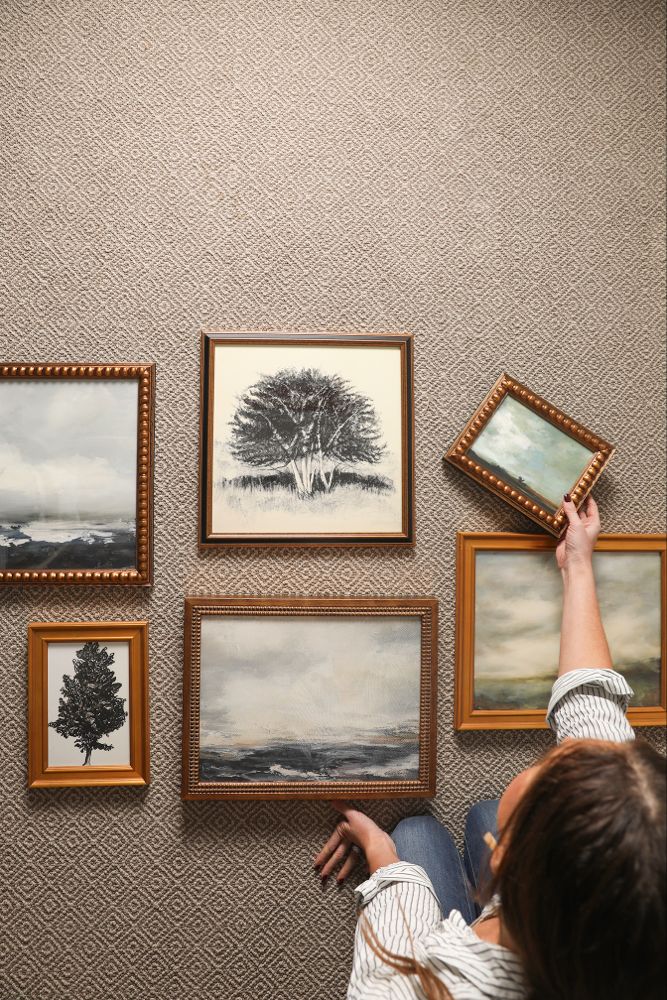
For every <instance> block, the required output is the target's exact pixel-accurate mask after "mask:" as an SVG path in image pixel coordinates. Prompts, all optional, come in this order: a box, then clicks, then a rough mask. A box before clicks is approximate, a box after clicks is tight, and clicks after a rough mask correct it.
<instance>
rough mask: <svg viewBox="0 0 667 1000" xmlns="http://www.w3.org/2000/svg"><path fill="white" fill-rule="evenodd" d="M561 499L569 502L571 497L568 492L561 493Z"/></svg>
mask: <svg viewBox="0 0 667 1000" xmlns="http://www.w3.org/2000/svg"><path fill="white" fill-rule="evenodd" d="M563 500H565V502H566V503H570V502H571V501H572V497H571V496H570V494H569V493H563Z"/></svg>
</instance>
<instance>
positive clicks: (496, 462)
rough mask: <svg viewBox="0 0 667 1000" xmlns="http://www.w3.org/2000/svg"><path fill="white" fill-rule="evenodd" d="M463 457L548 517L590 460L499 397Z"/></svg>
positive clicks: (551, 428) (522, 408) (576, 446)
mask: <svg viewBox="0 0 667 1000" xmlns="http://www.w3.org/2000/svg"><path fill="white" fill-rule="evenodd" d="M467 454H468V455H469V456H470V457H471V458H474V459H475V460H476V461H477V462H478V463H479V464H480V465H482V466H484V468H486V469H488V470H489V472H493V473H494V475H496V476H498V477H499V478H500V479H502V480H503V482H505V483H509V484H510V485H511V486H514V487H515V488H516V489H517V490H519V492H520V493H522V494H523V495H524V496H526V497H529V498H530V499H532V500H534V501H535V502H536V503H539V504H540V505H541V506H543V507H545V508H546V509H547V510H550V511H556V510H558V508H559V507H560V505H561V503H562V500H563V494H564V493H569V492H570V491H571V490H572V488H573V487H574V485H575V483H577V482H578V481H579V479H580V478H581V475H582V473H583V472H584V471H585V470H586V469H587V468H588V465H589V464H590V461H591V459H592V457H593V452H592V451H590V450H589V449H588V448H585V447H584V445H582V444H579V442H578V441H575V439H574V438H571V437H570V436H569V434H565V433H564V432H563V431H561V430H559V429H558V427H555V426H554V425H553V424H551V423H549V421H548V420H544V419H543V418H542V417H541V416H539V414H537V413H534V412H533V410H530V409H529V408H528V407H527V406H524V405H523V403H519V402H518V401H517V400H516V399H514V398H513V397H512V396H505V398H504V399H503V401H502V403H501V404H500V406H499V407H498V409H497V410H496V411H495V413H494V414H493V416H492V417H491V419H490V420H489V422H488V423H487V425H486V427H484V429H483V430H482V432H481V433H480V435H479V436H478V438H477V439H476V440H475V443H474V444H473V445H472V446H471V447H470V448H469V449H468V452H467Z"/></svg>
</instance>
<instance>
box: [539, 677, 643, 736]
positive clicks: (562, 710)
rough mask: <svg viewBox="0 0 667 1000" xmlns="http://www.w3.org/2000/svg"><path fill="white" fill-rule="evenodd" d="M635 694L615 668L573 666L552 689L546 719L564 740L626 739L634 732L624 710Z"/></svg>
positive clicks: (557, 680) (559, 678)
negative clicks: (576, 668) (597, 668)
mask: <svg viewBox="0 0 667 1000" xmlns="http://www.w3.org/2000/svg"><path fill="white" fill-rule="evenodd" d="M633 694H634V692H633V690H632V688H631V687H630V685H629V684H628V682H627V681H626V680H625V678H624V677H622V676H621V674H618V673H616V671H615V670H570V671H568V672H567V673H565V674H563V675H562V676H561V677H558V678H557V679H556V681H555V683H554V686H553V688H552V691H551V699H550V701H549V707H548V708H547V722H548V724H549V726H550V727H551V729H552V730H553V732H554V733H555V734H556V740H557V742H558V743H562V742H563V740H568V739H570V740H610V741H611V742H613V743H625V742H629V741H630V740H634V738H635V734H634V731H633V729H632V726H631V725H630V723H629V722H628V720H627V718H626V716H625V713H626V711H627V708H628V705H629V703H630V699H631V698H632V695H633Z"/></svg>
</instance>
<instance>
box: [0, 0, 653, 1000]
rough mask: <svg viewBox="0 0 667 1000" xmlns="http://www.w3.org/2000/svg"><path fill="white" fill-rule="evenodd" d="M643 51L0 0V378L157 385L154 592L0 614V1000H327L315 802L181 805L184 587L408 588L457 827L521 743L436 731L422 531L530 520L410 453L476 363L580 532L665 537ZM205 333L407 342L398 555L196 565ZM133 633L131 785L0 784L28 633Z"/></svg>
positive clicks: (621, 40) (112, 4)
mask: <svg viewBox="0 0 667 1000" xmlns="http://www.w3.org/2000/svg"><path fill="white" fill-rule="evenodd" d="M663 27H664V26H663V11H662V4H661V3H659V2H657V0H580V2H579V3H576V4H575V3H572V2H571V0H549V2H538V0H456V2H444V0H410V2H408V0H365V2H358V0H308V2H305V0H226V2H223V0H189V2H188V3H179V2H176V0H155V2H153V3H143V2H140V0H39V2H38V3H35V2H32V0H11V2H10V0H5V2H4V3H2V4H1V5H0V48H1V53H2V70H1V81H0V86H1V88H2V92H1V93H0V120H1V122H2V125H3V128H4V141H3V143H2V146H1V147H0V165H1V170H2V176H1V184H0V205H1V209H2V216H3V222H4V226H3V237H2V239H3V246H4V251H5V257H4V265H3V268H2V275H1V278H0V281H1V288H2V295H1V303H2V304H1V309H2V315H3V322H2V325H1V326H0V355H1V356H2V357H3V358H4V359H6V360H9V361H48V360H54V361H91V362H93V361H95V362H103V361H104V362H106V361H109V362H121V361H150V360H155V361H156V362H157V365H158V379H157V387H158V395H157V403H158V406H157V454H156V483H155V490H156V518H155V539H156V583H155V588H154V590H153V591H152V592H151V593H141V592H136V593H132V592H129V591H127V590H125V591H123V590H113V589H111V588H109V589H104V590H92V589H91V590H86V589H83V588H71V589H62V590H58V589H46V588H45V589H40V590H28V591H21V590H20V589H11V588H9V589H4V590H2V592H1V593H0V629H1V636H2V646H1V650H2V652H1V670H2V684H1V686H0V705H1V707H2V715H3V725H2V727H1V729H0V746H1V748H2V755H1V759H2V768H1V771H2V778H1V787H2V818H1V821H0V822H1V824H2V825H1V830H2V832H1V833H0V844H1V845H2V853H3V862H2V868H3V878H2V880H1V888H0V894H1V899H2V909H1V912H2V914H3V919H2V929H1V930H0V995H1V996H2V997H3V1000H4V998H6V1000H92V998H93V997H94V998H95V1000H140V998H141V1000H153V998H155V1000H157V998H160V1000H182V998H185V997H197V998H199V1000H220V998H226V1000H240V998H243V1000H248V998H262V1000H263V998H271V1000H305V998H315V997H318V998H326V1000H337V998H340V997H342V996H343V995H344V991H345V983H346V977H347V972H348V968H349V964H350V949H351V942H352V933H353V926H354V916H353V903H352V898H351V895H350V892H349V891H348V890H347V889H345V890H343V891H342V892H338V893H337V892H336V891H335V889H333V888H329V889H327V890H326V891H324V892H323V891H321V889H320V887H319V885H318V883H317V880H316V877H315V876H314V874H313V873H312V871H311V869H310V859H311V857H312V855H313V853H314V851H315V849H316V847H317V846H318V845H319V844H320V842H321V841H322V839H323V838H324V837H325V835H326V834H327V831H328V829H329V826H330V822H331V819H332V816H331V812H330V810H329V808H328V807H327V806H326V805H325V804H317V803H315V804H313V803H303V804H300V803H279V804H270V803H233V804H224V803H209V804H201V803H188V804H182V803H181V802H180V800H179V769H180V760H179V752H180V712H181V687H180V686H181V661H182V637H181V628H182V615H183V595H184V594H186V593H188V594H207V593H208V594H244V593H248V594H288V595H290V594H291V595H299V594H313V595H319V594H322V595H327V594H361V595H369V594H385V595H388V596H400V595H420V594H435V595H436V596H437V597H438V598H439V599H440V601H441V608H442V616H441V634H440V655H441V675H440V676H441V699H440V735H439V775H438V786H439V792H438V797H437V799H436V800H435V801H434V802H433V803H432V808H433V809H434V811H435V812H436V814H437V815H438V816H439V817H442V818H446V819H447V821H448V822H449V823H450V824H451V826H452V828H453V830H454V831H455V833H456V834H457V835H459V834H460V832H461V824H462V818H463V816H464V812H465V809H466V807H467V806H468V804H469V803H471V802H472V801H474V800H475V799H476V798H479V797H490V796H493V795H495V794H497V793H498V792H499V791H500V790H501V789H502V787H503V785H504V784H505V783H506V782H507V781H508V779H509V778H510V777H511V776H512V775H513V774H514V773H515V772H516V771H517V770H519V769H520V768H522V767H524V766H526V765H527V764H528V763H529V762H530V761H532V760H533V758H534V756H535V754H536V753H539V752H540V751H542V750H543V749H544V748H545V747H547V746H548V745H549V737H548V735H547V734H544V733H539V734H534V733H532V734H531V733H521V732H514V733H513V732H506V733H499V734H461V735H455V734H454V733H453V732H452V678H453V639H454V603H453V601H454V540H455V532H456V530H457V529H468V530H472V529H487V530H498V529H508V530H521V531H531V530H532V526H531V524H530V523H529V522H528V521H527V520H524V519H523V518H522V517H521V515H519V514H515V513H514V512H513V511H512V510H511V509H510V508H509V507H506V506H504V505H503V504H501V503H500V502H499V501H496V500H495V499H494V498H493V497H491V496H487V495H485V494H484V493H483V492H482V491H481V490H479V489H478V488H476V487H475V485H474V484H472V483H470V482H469V481H467V480H466V479H464V477H463V476H461V475H459V474H458V473H457V472H456V470H453V469H450V468H445V467H444V466H443V463H442V461H441V457H442V454H443V452H444V450H445V448H446V446H447V445H448V444H449V443H450V442H451V440H452V439H453V438H454V436H455V435H456V433H457V432H458V431H459V430H460V428H461V427H462V425H463V423H464V422H465V420H466V419H467V418H468V416H469V415H470V413H471V410H472V408H473V406H474V405H476V404H477V403H478V402H479V401H480V399H481V398H482V396H483V395H484V393H485V392H486V390H487V389H488V387H489V385H490V384H491V383H492V382H493V381H494V380H495V378H496V377H497V376H498V374H499V373H500V371H501V370H503V369H507V370H508V371H509V372H511V373H512V374H513V375H514V376H516V377H517V378H519V379H520V380H522V381H525V382H527V383H528V384H530V385H531V386H534V387H535V389H537V390H538V391H539V392H541V393H542V394H543V395H545V396H546V397H547V398H550V399H553V401H554V402H555V403H556V404H558V405H559V406H561V407H562V408H563V409H564V410H566V411H567V412H569V413H572V415H573V416H575V417H577V418H579V419H580V420H581V421H583V422H584V423H585V424H589V425H590V426H591V427H592V428H593V429H594V430H596V431H598V432H599V433H600V434H601V435H603V436H604V437H606V438H608V439H609V440H610V441H613V442H615V443H617V445H618V452H617V455H616V456H615V458H614V461H613V462H612V464H611V466H610V468H609V470H608V471H607V472H606V473H605V475H604V478H603V481H602V483H601V484H600V487H599V490H598V499H599V500H600V503H601V507H602V512H603V518H604V525H605V527H606V528H607V529H608V530H611V531H618V530H664V510H665V490H664V480H663V470H664V459H665V427H664V402H665V400H664V374H665V373H664V353H663V349H662V330H663V303H664V286H663V236H664V233H663V217H662V207H661V206H662V196H663V181H664V178H663V172H662V166H663V164H662V143H663V92H662V87H663V70H664V50H663ZM239 324H242V325H244V326H250V327H254V326H263V325H266V326H271V325H275V326H279V327H285V326H294V327H300V328H312V327H320V328H334V329H346V330H347V329H349V330H354V329H364V330H387V329H389V330H393V329H399V330H403V329H407V330H411V331H413V332H414V334H415V337H416V372H417V379H416V435H417V468H416V472H417V512H418V544H417V547H416V549H415V550H414V551H413V552H396V553H388V552H382V551H372V550H369V551H349V550H347V551H342V552H337V551H335V550H334V549H323V550H321V551H319V552H293V551H289V550H275V551H244V552H236V553H229V552H227V553H217V552H215V553H207V554H205V555H200V554H198V552H197V548H196V525H195V511H196V480H197V463H196V451H197V419H198V413H197V407H198V360H197V338H198V331H199V329H200V327H202V326H204V325H216V326H218V327H225V326H229V327H233V326H236V325H239ZM144 616H145V617H147V618H148V619H149V620H150V623H151V663H150V671H151V699H152V715H151V721H152V725H151V730H152V747H153V752H152V763H153V775H154V779H153V783H152V784H151V786H150V788H148V789H147V790H145V791H144V792H139V793H137V792H132V791H129V790H122V789H117V790H102V789H92V790H89V791H80V790H73V789H72V790H63V791H52V792H37V793H31V794H28V793H27V791H26V787H25V786H26V626H27V624H28V622H29V621H31V620H33V619H35V620H47V621H48V620H67V619H70V620H74V619H78V618H84V619H91V620H95V619H101V618H106V617H108V618H118V619H123V618H127V619H132V618H142V617H144ZM645 735H646V736H647V738H649V739H651V741H652V742H654V743H655V744H656V745H660V746H662V745H663V741H662V736H661V734H660V733H658V732H655V731H654V732H647V733H645ZM421 809H422V805H421V804H420V803H414V802H413V803H409V804H406V803H400V802H392V803H384V804H383V803H378V804H375V805H374V806H373V807H372V809H371V811H372V812H373V814H374V815H376V816H377V817H378V818H379V819H380V820H381V821H382V822H383V823H390V822H393V821H394V820H395V819H397V818H398V817H399V816H401V815H405V814H406V813H409V812H418V811H420V810H421Z"/></svg>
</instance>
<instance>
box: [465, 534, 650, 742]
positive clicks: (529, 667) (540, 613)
mask: <svg viewBox="0 0 667 1000" xmlns="http://www.w3.org/2000/svg"><path fill="white" fill-rule="evenodd" d="M555 546H556V542H555V540H554V539H551V538H549V536H547V535H515V534H500V533H497V534H494V533H484V534H475V533H468V532H466V533H459V535H458V537H457V578H456V586H457V608H456V685H455V686H456V691H455V704H456V718H455V725H456V728H457V729H539V728H544V727H545V726H546V722H545V714H546V708H547V704H548V701H549V695H550V693H551V687H552V684H553V682H554V680H555V679H556V675H557V670H558V652H559V637H560V620H561V608H562V582H561V578H560V572H559V571H558V569H557V567H556V560H555V556H554V551H555ZM665 550H666V536H665V535H664V534H662V535H627V534H626V535H600V537H599V539H598V543H597V547H596V551H595V552H594V554H593V568H594V572H595V577H596V582H597V590H598V597H599V601H600V610H601V613H602V620H603V623H604V626H605V631H606V633H607V638H608V641H609V647H610V650H611V654H612V660H613V662H614V667H615V669H616V670H618V671H619V673H621V674H623V675H624V676H625V678H626V679H627V681H628V683H629V684H630V687H631V688H632V689H633V690H634V698H633V699H632V702H631V706H630V709H629V711H628V719H629V721H630V722H631V723H632V725H633V726H654V725H664V724H665V722H667V667H666V663H667V649H666V638H665V629H666V623H667V616H666V614H665V610H666V608H665V600H666V597H665V594H666V591H667V584H666V575H665V573H666V561H667V560H666V552H665Z"/></svg>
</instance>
